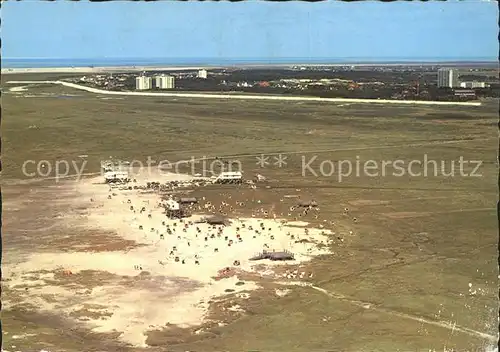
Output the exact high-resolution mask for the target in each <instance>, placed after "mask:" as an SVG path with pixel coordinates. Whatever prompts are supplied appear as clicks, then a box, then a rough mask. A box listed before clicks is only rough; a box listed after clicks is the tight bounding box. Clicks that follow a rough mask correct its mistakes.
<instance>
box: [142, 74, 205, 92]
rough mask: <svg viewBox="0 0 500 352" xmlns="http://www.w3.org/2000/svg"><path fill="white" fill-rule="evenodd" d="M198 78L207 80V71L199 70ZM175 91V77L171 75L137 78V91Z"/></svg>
mask: <svg viewBox="0 0 500 352" xmlns="http://www.w3.org/2000/svg"><path fill="white" fill-rule="evenodd" d="M197 77H198V78H202V79H206V78H207V77H208V72H207V70H199V71H198V74H197ZM155 88H156V89H174V88H175V77H174V76H169V75H159V76H155V77H148V76H145V75H142V76H139V77H136V78H135V89H136V90H149V89H155Z"/></svg>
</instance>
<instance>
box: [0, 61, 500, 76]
mask: <svg viewBox="0 0 500 352" xmlns="http://www.w3.org/2000/svg"><path fill="white" fill-rule="evenodd" d="M2 64H3V65H4V67H3V68H2V70H1V72H2V74H19V73H100V72H102V73H106V72H139V71H182V70H186V71H188V70H199V69H202V68H203V69H212V70H213V69H222V68H240V69H244V68H289V67H297V66H304V67H340V66H361V67H363V66H370V67H373V66H387V67H391V66H453V67H457V68H459V67H469V66H485V67H490V66H492V67H493V66H495V67H496V66H497V65H498V63H497V62H496V61H441V62H431V61H424V62H418V61H394V62H366V61H365V62H348V61H346V62H338V63H326V62H325V63H320V62H316V63H307V62H302V63H301V62H295V63H291V62H290V63H286V62H283V63H278V62H276V63H258V62H255V63H251V62H249V63H244V62H241V63H238V62H227V63H221V64H218V65H216V64H195V63H193V64H185V65H183V64H172V65H169V64H163V65H162V64H151V65H149V64H142V65H141V64H138V65H130V64H124V65H120V64H116V65H104V66H103V65H89V64H86V65H85V64H82V65H69V66H59V67H57V66H56V67H36V66H35V65H36V64H37V63H36V62H33V65H34V66H33V67H5V64H6V62H5V60H4V62H2ZM63 65H64V64H63Z"/></svg>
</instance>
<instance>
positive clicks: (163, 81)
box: [155, 75, 175, 89]
mask: <svg viewBox="0 0 500 352" xmlns="http://www.w3.org/2000/svg"><path fill="white" fill-rule="evenodd" d="M155 88H158V89H173V88H175V78H174V77H173V76H166V75H161V76H156V77H155Z"/></svg>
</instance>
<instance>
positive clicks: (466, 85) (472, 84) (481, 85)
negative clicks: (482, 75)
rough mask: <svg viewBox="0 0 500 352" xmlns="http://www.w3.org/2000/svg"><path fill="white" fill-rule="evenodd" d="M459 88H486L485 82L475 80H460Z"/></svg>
mask: <svg viewBox="0 0 500 352" xmlns="http://www.w3.org/2000/svg"><path fill="white" fill-rule="evenodd" d="M460 87H461V88H486V83H485V82H477V81H468V82H460Z"/></svg>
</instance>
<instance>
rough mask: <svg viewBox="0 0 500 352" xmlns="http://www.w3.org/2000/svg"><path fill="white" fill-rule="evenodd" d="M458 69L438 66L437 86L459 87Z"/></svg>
mask: <svg viewBox="0 0 500 352" xmlns="http://www.w3.org/2000/svg"><path fill="white" fill-rule="evenodd" d="M459 86H460V84H459V82H458V71H457V70H454V69H450V68H440V69H439V70H438V87H439V88H442V87H448V88H455V87H459Z"/></svg>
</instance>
